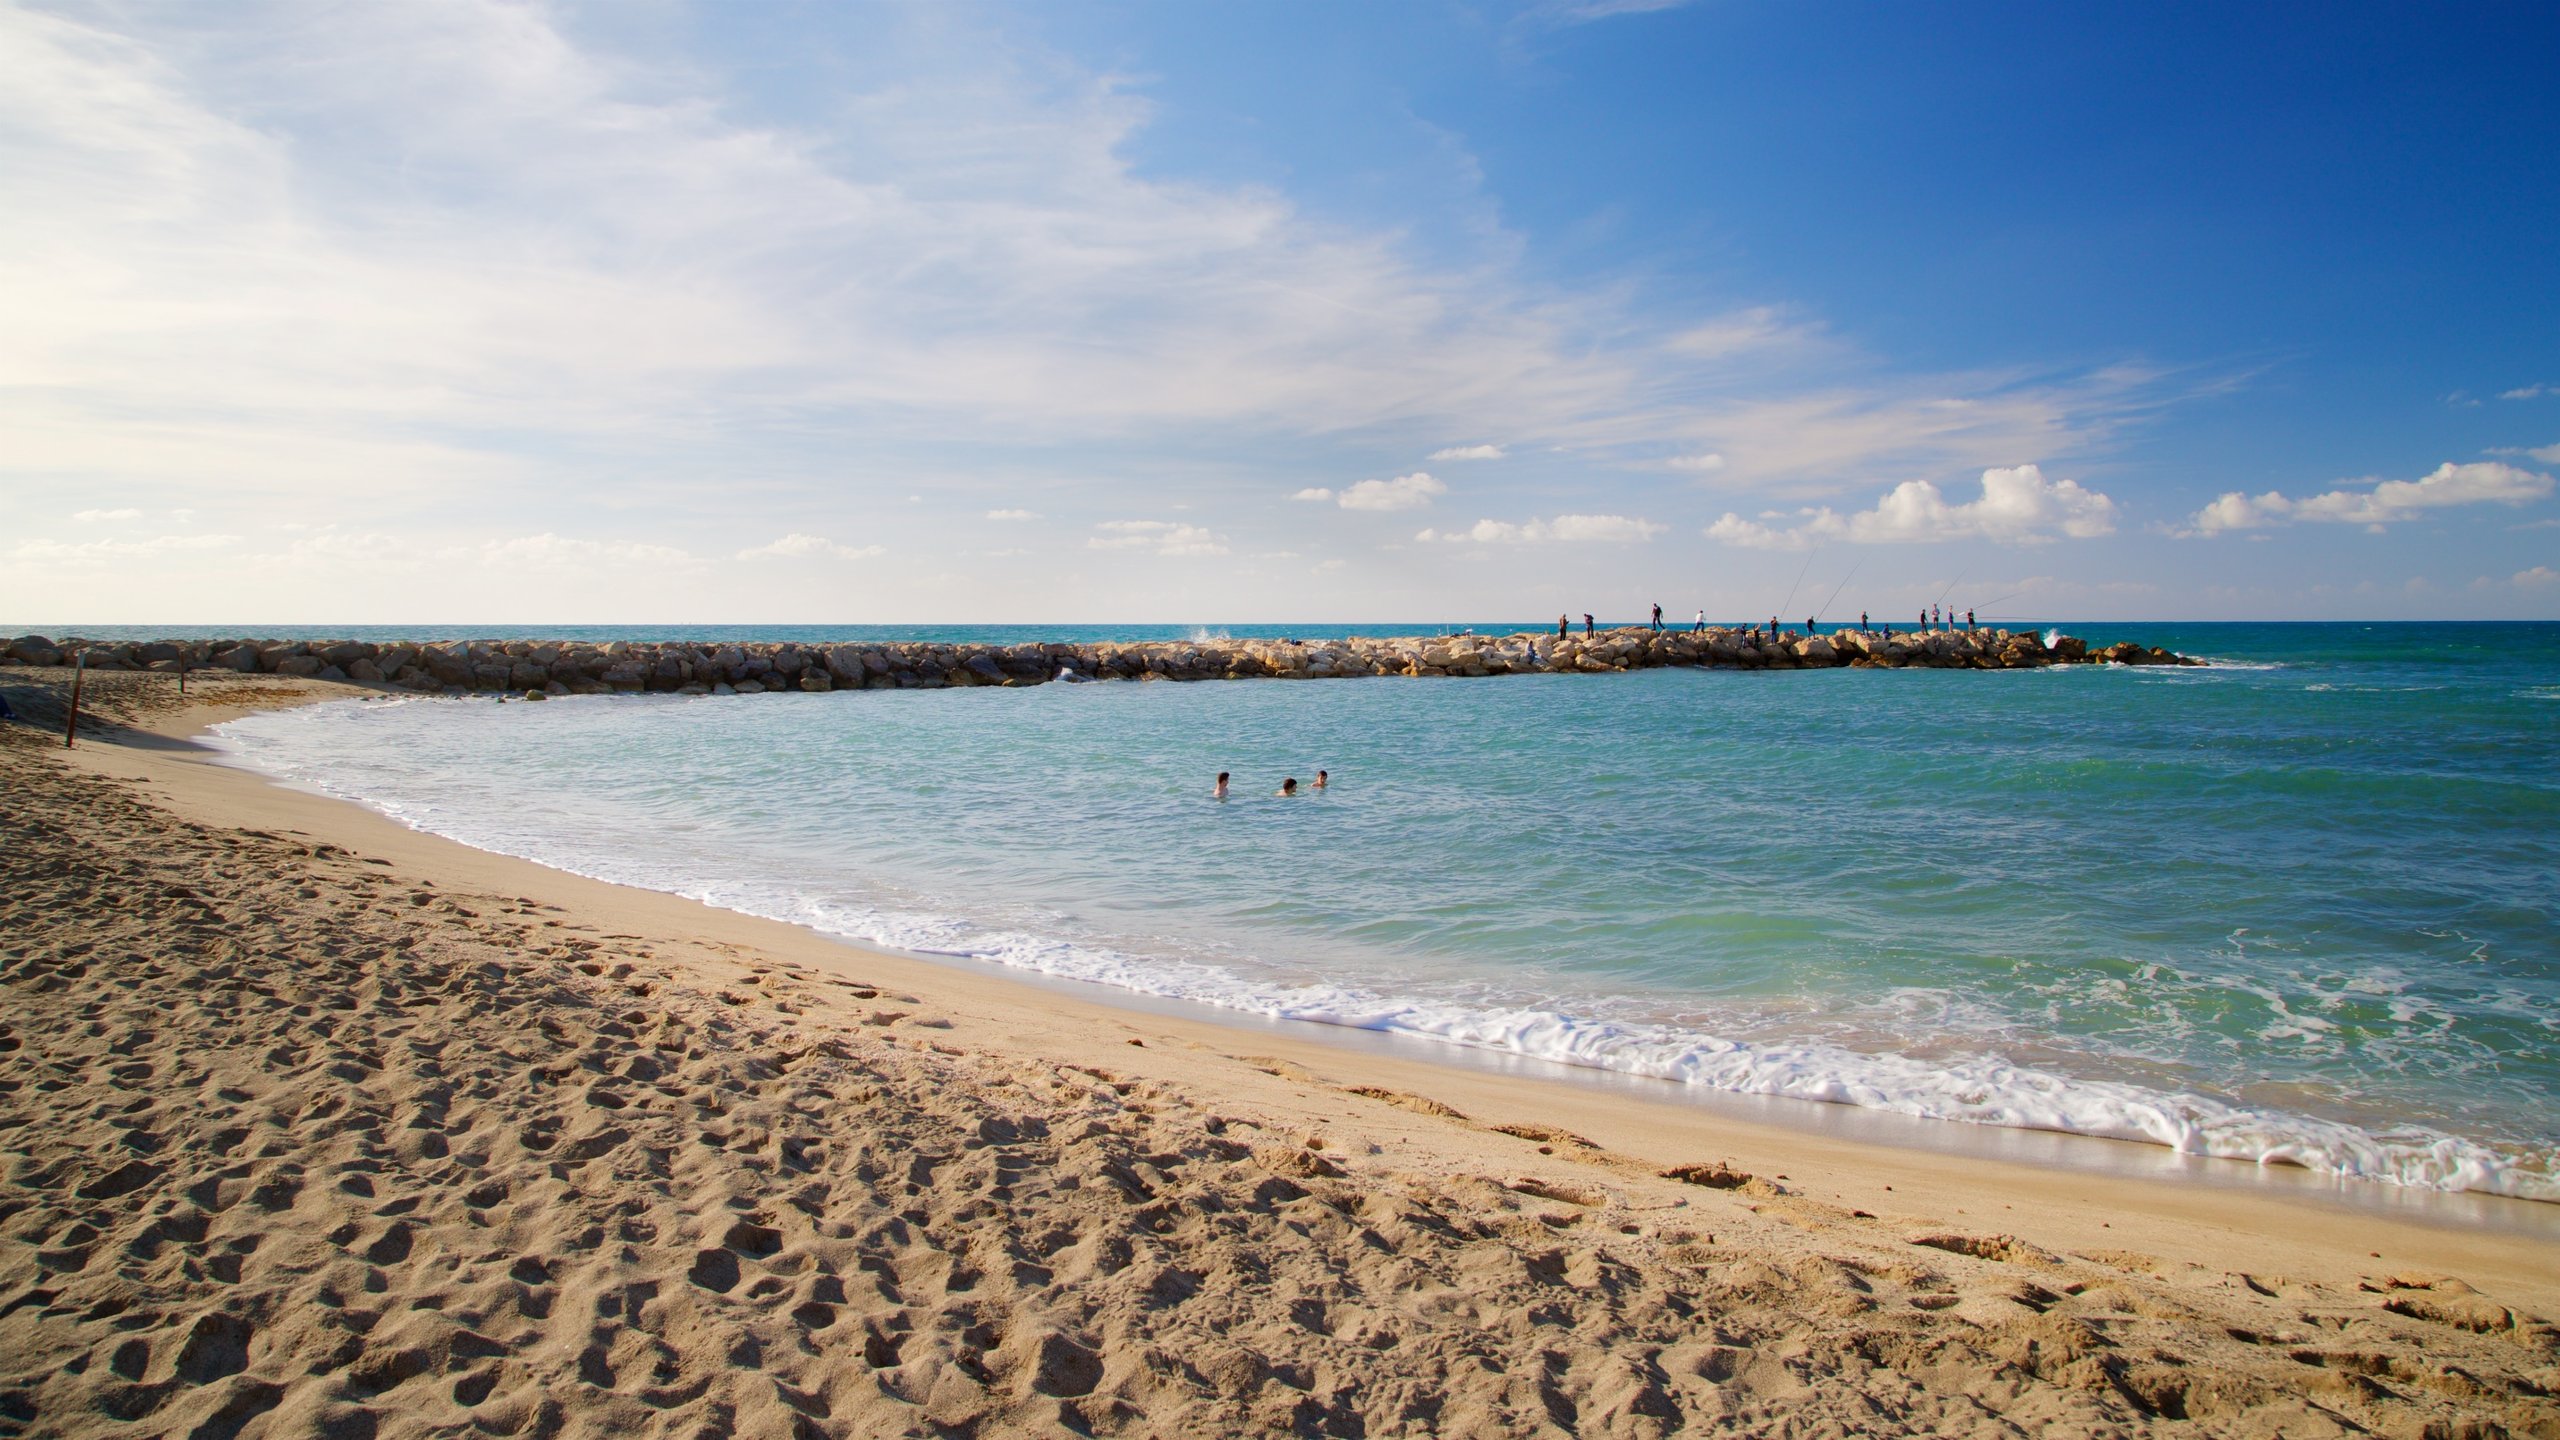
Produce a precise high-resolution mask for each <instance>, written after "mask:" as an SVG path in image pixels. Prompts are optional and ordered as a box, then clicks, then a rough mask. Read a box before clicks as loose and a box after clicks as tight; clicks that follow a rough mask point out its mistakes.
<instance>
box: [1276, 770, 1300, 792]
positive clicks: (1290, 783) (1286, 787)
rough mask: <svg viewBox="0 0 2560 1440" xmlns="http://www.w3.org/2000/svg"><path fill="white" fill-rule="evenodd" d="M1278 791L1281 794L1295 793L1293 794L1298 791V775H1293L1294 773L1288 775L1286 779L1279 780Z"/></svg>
mask: <svg viewBox="0 0 2560 1440" xmlns="http://www.w3.org/2000/svg"><path fill="white" fill-rule="evenodd" d="M1280 793H1281V794H1283V795H1295V794H1297V793H1298V777H1297V776H1295V775H1292V776H1290V777H1289V778H1288V779H1286V780H1283V781H1281V782H1280Z"/></svg>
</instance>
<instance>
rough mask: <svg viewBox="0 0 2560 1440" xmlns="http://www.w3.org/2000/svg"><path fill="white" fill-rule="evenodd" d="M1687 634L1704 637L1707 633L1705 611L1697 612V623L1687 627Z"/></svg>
mask: <svg viewBox="0 0 2560 1440" xmlns="http://www.w3.org/2000/svg"><path fill="white" fill-rule="evenodd" d="M1689 633H1690V634H1692V635H1704V634H1706V633H1707V612H1706V611H1704V610H1701V611H1699V612H1698V623H1697V624H1695V625H1692V626H1690V627H1689Z"/></svg>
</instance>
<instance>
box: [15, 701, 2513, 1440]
mask: <svg viewBox="0 0 2560 1440" xmlns="http://www.w3.org/2000/svg"><path fill="white" fill-rule="evenodd" d="M66 678H67V677H66V675H65V674H64V673H62V672H38V671H28V670H16V671H11V672H9V673H8V674H7V676H6V680H7V693H8V694H9V695H10V696H11V698H12V699H13V701H15V702H17V704H18V707H19V709H20V710H21V712H22V713H23V714H25V715H26V716H27V717H28V718H29V719H31V720H35V721H41V720H43V719H44V718H45V716H46V714H47V712H48V706H49V703H50V700H51V698H52V697H57V696H58V694H59V691H60V688H61V685H62V683H63V681H64V680H65V679H66ZM89 683H90V686H91V704H92V705H94V706H95V707H96V709H97V710H98V712H99V713H100V715H101V717H102V720H103V722H104V723H103V725H102V728H101V729H100V730H99V731H97V732H96V733H94V734H91V735H90V736H89V737H88V738H84V739H83V741H82V743H81V744H80V746H79V748H78V749H77V750H76V751H71V752H65V751H64V750H62V749H61V747H60V735H59V729H58V721H57V728H56V729H55V731H54V732H53V734H52V737H51V738H50V739H49V740H48V737H47V735H46V733H45V731H44V730H43V729H42V728H40V726H39V725H35V724H24V725H16V726H0V741H5V743H0V986H5V990H0V994H5V996H6V1004H5V1009H0V1125H5V1140H4V1141H0V1148H5V1155H0V1165H5V1174H0V1434H13V1435H61V1436H88V1435H170V1436H232V1435H240V1436H301V1435H331V1436H374V1435H380V1436H407V1435H461V1434H493V1435H559V1434H599V1435H601V1434H617V1435H622V1434H645V1435H670V1436H696V1435H700V1436H713V1435H727V1434H737V1435H755V1436H765V1435H775V1436H780V1435H825V1436H872V1435H919V1436H922V1435H986V1436H992V1435H1050V1434H1059V1433H1085V1434H1103V1435H1167V1436H1170V1435H1183V1436H1207V1435H1263V1434H1309V1435H1589V1436H1620V1435H1624V1436H1654V1435H1664V1434H1671V1433H1679V1432H1695V1431H1707V1430H1722V1431H1732V1432H1735V1433H1744V1434H1771V1435H1777V1434H1784V1435H1791V1436H1814V1435H1851V1434H1860V1435H1865V1434H1985V1435H1993V1434H2020V1433H2038V1434H2066V1435H2080V1434H2090V1435H2135V1434H2190V1433H2192V1434H2215V1435H2252V1436H2278V1435H2282V1436H2314V1435H2346V1434H2354V1433H2358V1432H2362V1431H2371V1432H2376V1433H2382V1434H2390V1435H2406V1436H2412V1437H2416V1436H2428V1437H2438V1436H2441V1437H2455V1436H2493V1435H2501V1434H2511V1435H2530V1436H2560V1398H2555V1397H2560V1330H2555V1329H2554V1328H2553V1327H2552V1326H2551V1325H2550V1324H2548V1323H2546V1322H2545V1320H2543V1319H2542V1318H2540V1317H2542V1316H2547V1315H2551V1314H2554V1313H2560V1263H2556V1262H2560V1248H2556V1247H2555V1246H2554V1244H2553V1243H2552V1241H2551V1240H2550V1239H2549V1238H2548V1237H2549V1234H2550V1230H2549V1227H2548V1226H2547V1225H2546V1224H2544V1223H2543V1218H2544V1217H2543V1216H2542V1215H2540V1214H2539V1213H2538V1210H2539V1207H2533V1206H2531V1205H2529V1203H2528V1202H2506V1201H2495V1200H2490V1201H2483V1202H2477V1203H2474V1204H2472V1205H2471V1206H2470V1208H2469V1209H2467V1210H2464V1211H2461V1212H2457V1211H2455V1210H2454V1209H2452V1208H2450V1207H2447V1208H2443V1209H2440V1210H2439V1209H2431V1208H2429V1207H2427V1206H2423V1205H2419V1206H2409V1207H2403V1208H2401V1209H2397V1210H2392V1211H2389V1212H2386V1211H2385V1209H2384V1208H2382V1207H2380V1206H2376V1205H2372V1204H2359V1203H2355V1202H2354V1201H2352V1200H2340V1199H2337V1198H2334V1197H2325V1196H2322V1195H2319V1194H2316V1193H2314V1192H2313V1191H2311V1190H2310V1189H2308V1188H2304V1189H2302V1190H2301V1193H2298V1194H2297V1193H2290V1192H2289V1191H2288V1189H2287V1188H2286V1187H2282V1186H2276V1187H2268V1188H2266V1189H2249V1188H2244V1187H2232V1186H2218V1185H2209V1184H2198V1183H2178V1182H2175V1181H2169V1180H2159V1179H2146V1178H2140V1177H2138V1176H2132V1175H2127V1174H2122V1173H2107V1172H2106V1171H2105V1170H2104V1169H2103V1168H2071V1167H2034V1166H2027V1165H2021V1164H2014V1163H2007V1162H2003V1161H2000V1160H1997V1159H1991V1158H1985V1157H1983V1156H1981V1155H1978V1154H1964V1153H1958V1152H1954V1151H1947V1150H1938V1151H1933V1150H1930V1149H1925V1148H1917V1147H1912V1146H1896V1145H1881V1144H1872V1143H1861V1142H1859V1141H1856V1140H1852V1139H1844V1138H1840V1137H1839V1136H1837V1135H1834V1134H1829V1133H1824V1132H1823V1130H1822V1127H1819V1126H1813V1125H1809V1124H1796V1125H1790V1124H1789V1123H1787V1121H1786V1118H1785V1112H1784V1111H1783V1110H1773V1111H1770V1112H1768V1114H1769V1115H1770V1116H1771V1117H1772V1118H1771V1119H1770V1120H1753V1119H1740V1118H1735V1117H1734V1116H1733V1115H1730V1114H1726V1113H1722V1112H1720V1111H1718V1110H1717V1109H1715V1108H1714V1107H1709V1106H1701V1105H1697V1104H1692V1103H1685V1102H1683V1101H1682V1100H1681V1099H1680V1098H1679V1097H1678V1096H1677V1095H1675V1094H1673V1093H1671V1092H1669V1091H1668V1090H1665V1091H1664V1092H1662V1093H1661V1094H1660V1095H1659V1096H1658V1097H1651V1096H1648V1095H1646V1094H1644V1093H1642V1092H1641V1091H1640V1090H1638V1089H1634V1088H1628V1087H1621V1088H1617V1089H1603V1088H1598V1087H1593V1086H1588V1085H1575V1084H1571V1083H1564V1082H1562V1081H1558V1080H1555V1079H1548V1078H1541V1077H1537V1076H1521V1075H1506V1074H1498V1073H1493V1072H1491V1071H1488V1070H1484V1069H1472V1068H1467V1067H1464V1066H1458V1065H1442V1064H1429V1063H1421V1062H1417V1061H1415V1060H1412V1059H1408V1058H1404V1057H1402V1056H1399V1055H1394V1054H1384V1053H1373V1052H1370V1051H1364V1050H1361V1049H1357V1048H1352V1047H1347V1046H1344V1045H1341V1044H1334V1043H1328V1042H1327V1041H1326V1040H1324V1039H1322V1038H1318V1037H1311V1036H1300V1035H1293V1034H1285V1033H1272V1032H1269V1031H1263V1030H1255V1029H1251V1028H1249V1027H1242V1026H1235V1025H1224V1024H1219V1023H1216V1022H1215V1021H1214V1020H1213V1019H1210V1018H1205V1017H1197V1016H1193V1015H1189V1014H1181V1013H1157V1012H1154V1011H1147V1010H1139V1009H1133V1008H1127V1007H1123V1006H1116V1005H1113V1004H1110V1003H1107V999H1106V997H1103V996H1102V995H1101V993H1100V992H1094V993H1093V995H1092V997H1091V998H1087V997H1085V996H1083V995H1077V994H1069V993H1064V992H1062V991H1061V990H1059V989H1058V988H1056V987H1050V986H1036V985H1032V984H1028V983H1022V982H1017V981H1013V980H1009V979H1007V978H1005V977H1002V976H998V975H991V974H987V973H982V972H980V971H976V970H971V969H967V968H961V967H954V966H943V965H937V964H932V963H928V962H926V961H922V960H918V959H914V958H911V957H902V956H896V955H887V954H877V953H872V952H867V951H864V950H860V949H857V948H854V947H851V946H847V945H845V944H842V943H839V942H836V941H833V940H830V939H827V938H825V937H822V936H819V935H816V934H814V933H811V932H807V931H802V930H798V929H794V928H792V927H789V926H784V925H780V924H775V923H771V922H766V921H761V920H756V919H752V918H749V917H745V916H740V915H736V914H732V913H728V912H723V911H718V910H714V909H710V908H707V907H704V906H701V905H698V904H695V903H693V902H690V901H685V900H681V899H677V898H673V897H670V896H665V895H660V894H655V893H650V892H644V891H637V890H631V889H625V888H619V887H615V886H610V885H606V884H602V883H599V882H594V881H588V880H583V879H580V878H577V877H574V876H570V875H566V874H563V873H559V872H554V871H550V870H545V869H543V868H541V867H538V866H534V865H531V864H528V863H525V862H520V861H515V860H510V859H506V858H503V857H499V856H494V855H490V854H486V853H483V852H479V851H475V850H471V849H468V848H465V847H462V846H460V845H457V844H454V843H451V842H448V841H444V840H441V839H438V838H436V837H433V836H428V835H424V834H420V833H417V832H414V831H411V830H408V829H405V828H403V827H400V826H398V825H396V824H394V823H392V822H390V821H388V820H386V819H383V818H382V817H379V816H376V815H374V814H371V813H369V812H367V811H364V810H361V809H359V808H357V807H354V806H351V805H345V804H341V803H339V802H336V801H332V800H329V799H326V798H323V797H319V796H316V795H311V794H305V793H300V792H297V791H293V790H288V789H284V788H280V787H277V786H274V785H271V784H268V783H266V782H265V781H263V780H261V779H259V778H257V777H255V776H252V775H250V774H247V773H245V772H243V771H240V770H237V769H233V768H229V767H226V766H223V765H220V764H217V763H214V762H213V759H212V755H211V752H210V751H208V750H206V749H205V748H203V747H201V746H197V745H194V744H191V743H189V742H188V740H187V739H186V737H187V736H189V735H191V734H193V733H195V732H197V731H200V730H201V729H202V728H203V727H204V726H205V725H207V724H210V723H215V722H217V721H218V720H220V719H221V718H223V717H224V716H226V715H228V714H234V713H238V712H239V711H240V710H242V709H246V708H256V707H263V706H272V705H281V704H301V703H308V702H311V701H315V700H319V699H325V698H334V697H347V696H356V695H361V694H364V693H366V692H363V691H361V690H355V689H351V688H347V687H340V686H334V685H330V684H328V683H325V682H319V681H312V680H298V679H281V678H276V677H266V676H255V675H251V676H221V677H203V678H199V679H197V680H195V681H193V682H191V685H190V690H191V694H190V696H189V698H188V700H187V701H186V702H184V703H181V702H180V701H179V700H178V698H177V697H176V695H175V693H174V682H173V680H172V679H171V677H168V676H163V675H140V674H135V675H112V676H92V677H90V682H89ZM2082 1143H2084V1144H2086V1145H2090V1146H2098V1145H2101V1144H2102V1143H2103V1142H2082ZM2527 1212H2536V1213H2527ZM2502 1213H2503V1214H2506V1215H2507V1216H2508V1219H2509V1222H2510V1223H2500V1222H2499V1218H2498V1217H2499V1216H2500V1215H2501V1214H2502Z"/></svg>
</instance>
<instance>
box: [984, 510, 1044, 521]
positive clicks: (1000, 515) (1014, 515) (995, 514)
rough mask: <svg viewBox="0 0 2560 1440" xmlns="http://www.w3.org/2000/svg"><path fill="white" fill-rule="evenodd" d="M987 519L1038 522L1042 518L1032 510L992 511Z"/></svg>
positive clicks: (988, 513)
mask: <svg viewBox="0 0 2560 1440" xmlns="http://www.w3.org/2000/svg"><path fill="white" fill-rule="evenodd" d="M987 518H988V519H990V520H1037V519H1039V518H1040V516H1039V514H1038V512H1036V511H1031V510H990V511H988V512H987Z"/></svg>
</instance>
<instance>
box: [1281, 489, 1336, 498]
mask: <svg viewBox="0 0 2560 1440" xmlns="http://www.w3.org/2000/svg"><path fill="white" fill-rule="evenodd" d="M1289 498H1290V499H1292V500H1317V501H1330V500H1331V499H1333V498H1334V496H1333V492H1332V491H1330V490H1327V489H1326V488H1324V487H1323V486H1321V485H1310V486H1308V487H1307V488H1306V489H1304V490H1301V491H1299V492H1298V493H1297V494H1295V495H1292V496H1290V497H1289Z"/></svg>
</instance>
